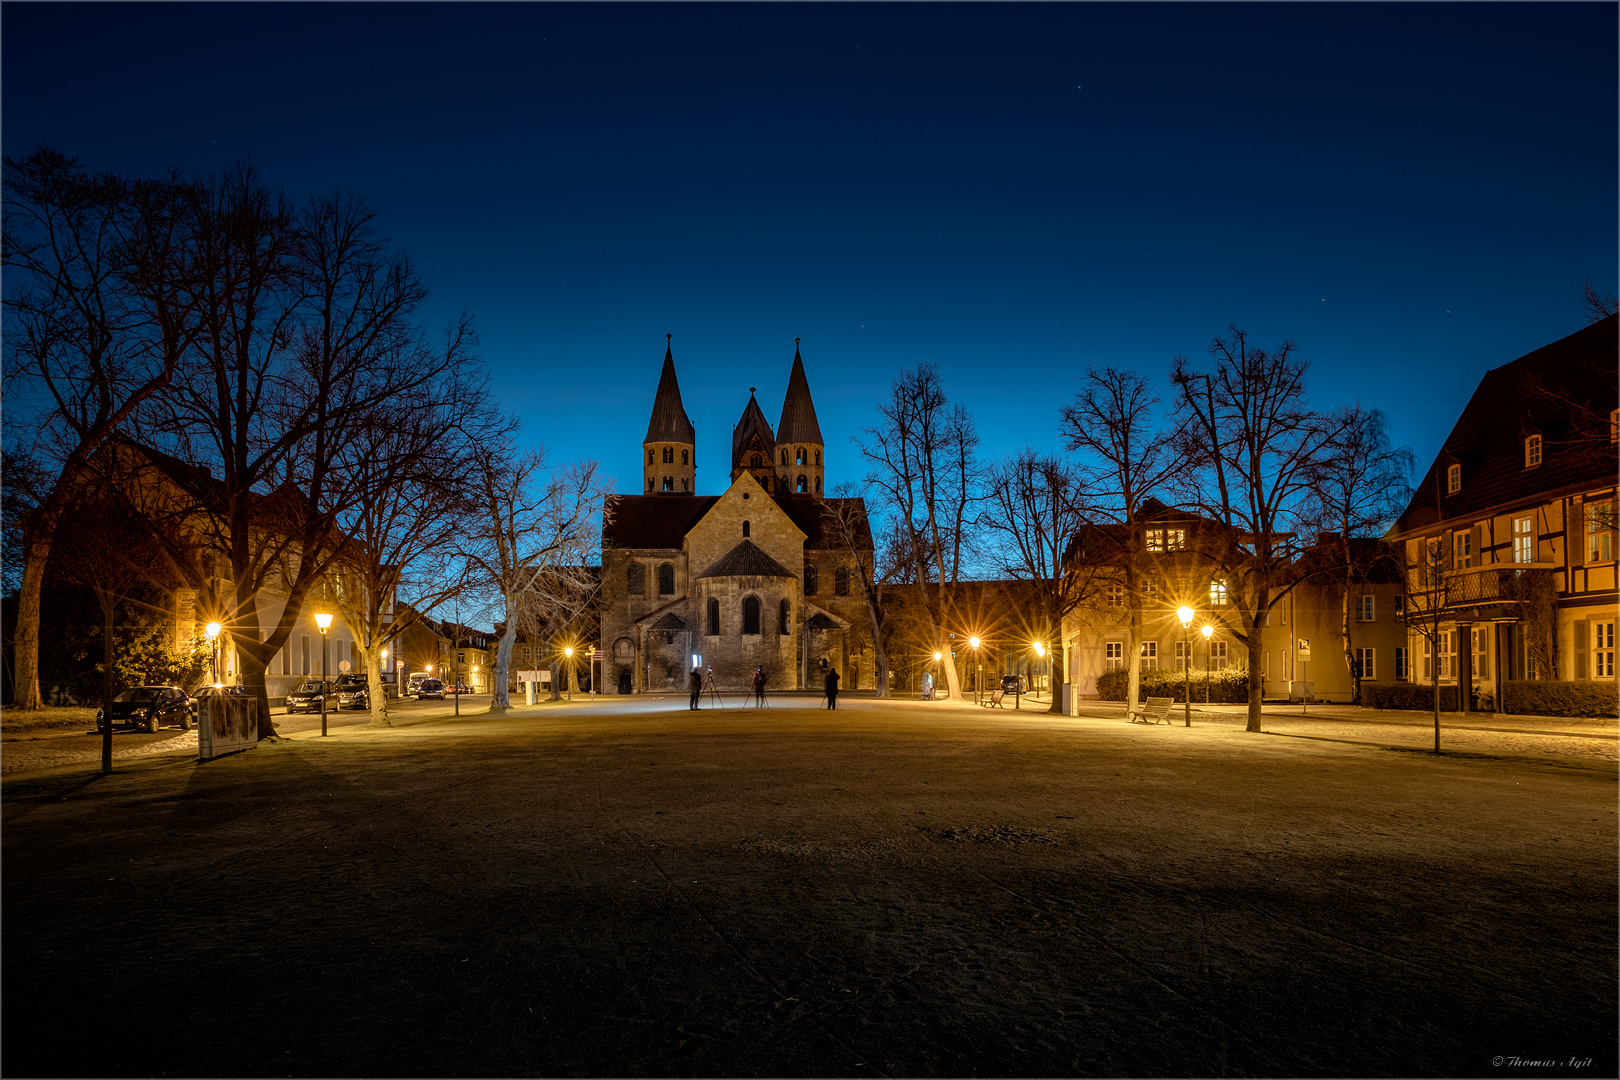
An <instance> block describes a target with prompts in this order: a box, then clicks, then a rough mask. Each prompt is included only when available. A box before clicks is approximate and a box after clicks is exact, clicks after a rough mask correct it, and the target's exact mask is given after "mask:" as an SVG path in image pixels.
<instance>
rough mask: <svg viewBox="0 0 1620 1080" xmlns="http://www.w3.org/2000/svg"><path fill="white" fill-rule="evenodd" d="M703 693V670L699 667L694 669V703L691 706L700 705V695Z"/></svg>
mask: <svg viewBox="0 0 1620 1080" xmlns="http://www.w3.org/2000/svg"><path fill="white" fill-rule="evenodd" d="M701 693H703V672H702V671H701V670H700V669H698V668H693V669H692V704H691V705H690V706H688V707H689V708H693V709H695V708H697V707H698V695H699V694H701Z"/></svg>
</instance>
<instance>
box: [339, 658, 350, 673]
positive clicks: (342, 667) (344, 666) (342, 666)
mask: <svg viewBox="0 0 1620 1080" xmlns="http://www.w3.org/2000/svg"><path fill="white" fill-rule="evenodd" d="M338 670H339V671H343V672H347V671H348V670H349V662H348V661H347V660H339V661H338Z"/></svg>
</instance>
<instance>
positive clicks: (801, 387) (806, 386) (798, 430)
mask: <svg viewBox="0 0 1620 1080" xmlns="http://www.w3.org/2000/svg"><path fill="white" fill-rule="evenodd" d="M776 441H777V442H778V443H815V444H816V445H817V446H824V445H826V444H825V443H824V442H823V441H822V438H821V425H820V424H818V423H816V405H815V402H813V401H811V400H810V382H809V380H807V379H806V378H805V377H804V361H803V360H801V359H799V339H798V338H794V339H793V371H792V372H791V373H790V374H789V375H788V384H787V394H786V395H784V396H783V398H782V420H781V422H780V423H778V424H777V425H776Z"/></svg>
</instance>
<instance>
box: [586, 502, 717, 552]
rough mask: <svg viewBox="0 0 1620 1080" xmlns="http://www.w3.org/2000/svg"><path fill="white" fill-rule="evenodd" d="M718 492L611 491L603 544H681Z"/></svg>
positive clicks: (614, 545) (630, 545) (638, 545)
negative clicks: (666, 493) (676, 493)
mask: <svg viewBox="0 0 1620 1080" xmlns="http://www.w3.org/2000/svg"><path fill="white" fill-rule="evenodd" d="M719 498H720V496H718V495H701V496H694V495H673V494H671V495H609V496H608V498H607V511H608V513H607V520H606V521H605V522H604V523H603V525H602V546H603V547H616V548H679V547H680V546H681V541H682V540H683V539H685V537H686V534H687V533H688V532H690V531H691V529H692V526H694V525H696V524H697V523H698V522H699V521H700V520H701V519H702V518H703V515H704V514H706V513H708V512H709V508H710V507H711V506H713V505H714V504H715V502H716V501H717V500H718V499H719Z"/></svg>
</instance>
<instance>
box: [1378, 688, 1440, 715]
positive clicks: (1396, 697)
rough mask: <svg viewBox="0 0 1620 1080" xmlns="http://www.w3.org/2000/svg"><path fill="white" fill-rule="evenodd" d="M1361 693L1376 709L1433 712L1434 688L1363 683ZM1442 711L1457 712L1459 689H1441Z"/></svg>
mask: <svg viewBox="0 0 1620 1080" xmlns="http://www.w3.org/2000/svg"><path fill="white" fill-rule="evenodd" d="M1361 691H1362V693H1363V695H1365V697H1366V699H1367V701H1368V704H1370V705H1371V706H1372V707H1373V708H1375V709H1413V710H1416V711H1418V712H1425V711H1433V709H1434V687H1432V686H1419V685H1415V684H1413V683H1362V684H1361ZM1440 711H1441V712H1456V711H1457V687H1456V686H1454V685H1453V686H1442V687H1441V688H1440Z"/></svg>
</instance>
